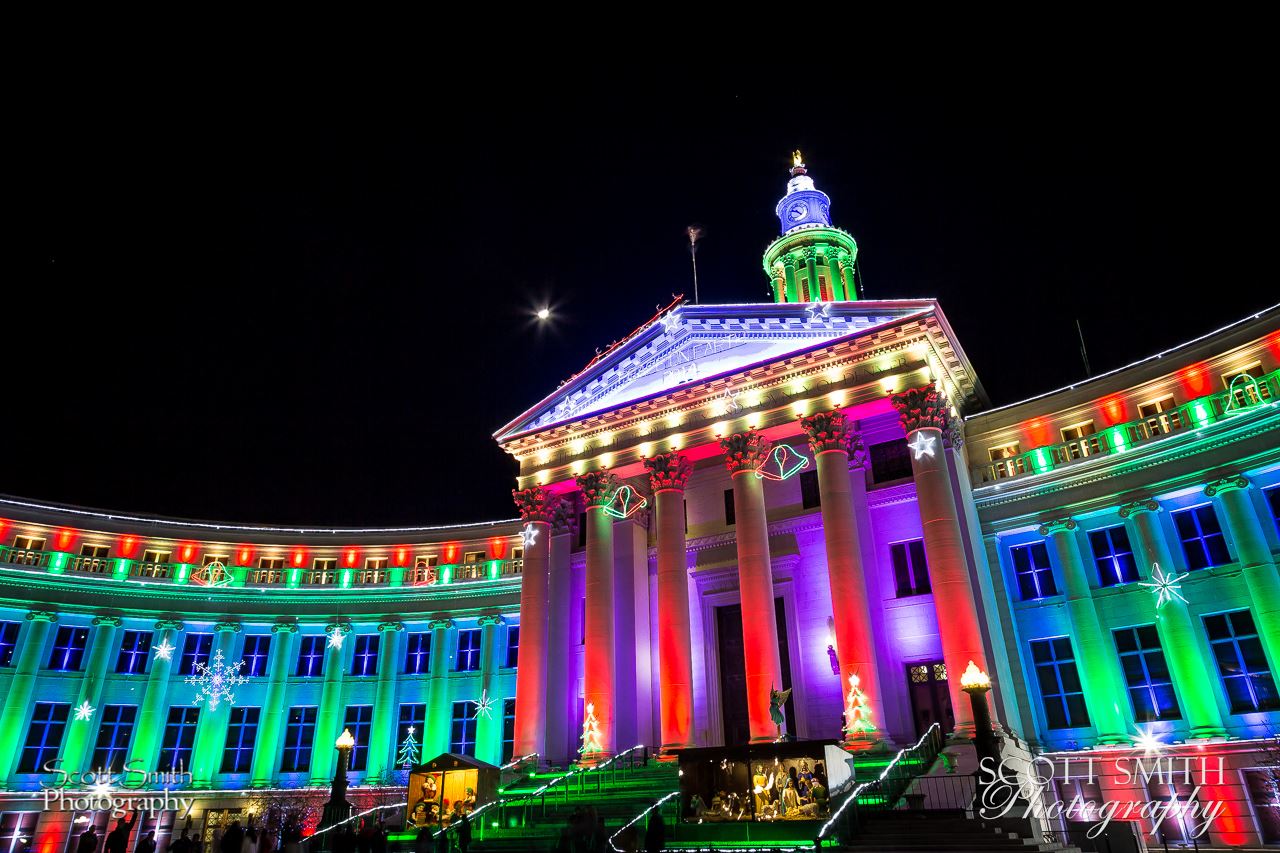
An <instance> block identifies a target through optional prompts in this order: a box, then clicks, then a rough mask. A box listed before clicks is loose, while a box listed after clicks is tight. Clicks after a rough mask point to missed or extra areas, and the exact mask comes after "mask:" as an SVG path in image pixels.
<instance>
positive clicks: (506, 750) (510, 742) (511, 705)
mask: <svg viewBox="0 0 1280 853" xmlns="http://www.w3.org/2000/svg"><path fill="white" fill-rule="evenodd" d="M515 751H516V700H514V699H503V700H502V763H503V764H506V763H507V762H508V761H510V760H511V759H512V758H514V757H515Z"/></svg>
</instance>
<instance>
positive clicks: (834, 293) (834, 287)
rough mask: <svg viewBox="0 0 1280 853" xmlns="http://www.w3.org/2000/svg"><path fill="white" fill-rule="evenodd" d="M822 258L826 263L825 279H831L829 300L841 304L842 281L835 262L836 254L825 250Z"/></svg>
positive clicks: (842, 296)
mask: <svg viewBox="0 0 1280 853" xmlns="http://www.w3.org/2000/svg"><path fill="white" fill-rule="evenodd" d="M823 258H824V260H826V262H827V278H829V279H831V298H832V300H834V301H836V302H843V301H844V299H845V295H844V281H843V280H842V279H841V278H840V262H839V261H838V260H836V253H835V251H834V250H833V249H827V253H826V254H825V255H824V256H823Z"/></svg>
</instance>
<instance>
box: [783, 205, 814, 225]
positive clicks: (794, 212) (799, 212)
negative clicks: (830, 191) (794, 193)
mask: <svg viewBox="0 0 1280 853" xmlns="http://www.w3.org/2000/svg"><path fill="white" fill-rule="evenodd" d="M808 215H809V205H807V204H805V203H804V202H803V201H800V202H796V203H795V204H794V205H793V206H792V207H791V210H790V211H788V212H787V217H788V218H789V219H790V220H791V221H792V222H799V221H800V220H801V219H804V218H805V217H806V216H808Z"/></svg>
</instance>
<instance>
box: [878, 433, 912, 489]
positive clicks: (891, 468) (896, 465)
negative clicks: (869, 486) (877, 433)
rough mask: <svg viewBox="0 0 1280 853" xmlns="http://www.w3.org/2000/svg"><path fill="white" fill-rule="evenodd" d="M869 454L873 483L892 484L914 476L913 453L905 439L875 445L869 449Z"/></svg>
mask: <svg viewBox="0 0 1280 853" xmlns="http://www.w3.org/2000/svg"><path fill="white" fill-rule="evenodd" d="M867 454H868V456H869V457H870V458H871V479H872V481H873V482H876V483H890V482H893V481H894V480H901V479H903V478H905V477H910V476H912V471H911V451H910V450H908V449H907V440H906V439H905V438H897V439H894V440H893V441H882V442H880V443H879V444H873V445H871V447H869V448H867Z"/></svg>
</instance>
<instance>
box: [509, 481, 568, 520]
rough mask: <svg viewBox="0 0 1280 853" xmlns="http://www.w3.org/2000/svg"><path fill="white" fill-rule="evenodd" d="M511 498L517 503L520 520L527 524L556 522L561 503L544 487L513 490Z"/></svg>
mask: <svg viewBox="0 0 1280 853" xmlns="http://www.w3.org/2000/svg"><path fill="white" fill-rule="evenodd" d="M511 497H512V499H513V500H514V501H515V502H516V509H518V510H519V511H520V520H521V521H523V522H525V523H526V524H527V523H531V522H539V521H540V522H542V523H544V524H552V523H554V522H555V520H556V513H557V511H558V510H559V509H560V501H559V499H558V498H556V496H555V495H553V494H551V493H550V492H548V491H547V490H546V489H544V488H542V486H533V487H531V488H528V489H521V490H518V491H517V490H516V489H512V490H511Z"/></svg>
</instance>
